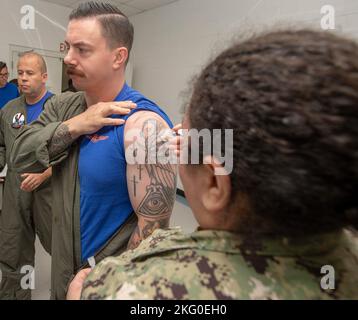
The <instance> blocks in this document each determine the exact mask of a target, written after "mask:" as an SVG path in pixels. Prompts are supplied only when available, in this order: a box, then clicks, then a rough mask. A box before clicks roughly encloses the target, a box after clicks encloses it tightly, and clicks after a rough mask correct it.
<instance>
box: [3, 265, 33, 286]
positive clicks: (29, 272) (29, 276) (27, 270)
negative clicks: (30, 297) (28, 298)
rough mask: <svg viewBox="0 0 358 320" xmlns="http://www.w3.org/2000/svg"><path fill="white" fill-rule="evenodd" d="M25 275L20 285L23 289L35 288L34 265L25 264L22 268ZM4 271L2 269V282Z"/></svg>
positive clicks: (21, 270) (21, 271) (21, 272)
mask: <svg viewBox="0 0 358 320" xmlns="http://www.w3.org/2000/svg"><path fill="white" fill-rule="evenodd" d="M20 274H22V275H23V276H22V277H21V279H20V287H21V289H23V290H35V269H34V267H33V266H30V265H25V266H22V267H21V269H20ZM3 280H4V279H3V272H2V270H1V269H0V284H1V283H2V281H3Z"/></svg>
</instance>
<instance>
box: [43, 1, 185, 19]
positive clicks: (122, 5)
mask: <svg viewBox="0 0 358 320" xmlns="http://www.w3.org/2000/svg"><path fill="white" fill-rule="evenodd" d="M42 1H46V2H51V3H55V4H58V5H60V6H65V7H69V8H76V7H77V5H78V4H79V3H80V2H84V1H83V0H77V1H76V0H42ZM175 1H178V0H109V1H107V0H102V1H101V2H109V3H112V4H114V5H116V6H117V7H118V8H119V9H120V10H121V11H122V12H123V13H124V14H125V15H127V16H134V15H136V14H138V13H142V12H144V11H148V10H152V9H155V8H158V7H161V6H165V5H167V4H169V3H172V2H175Z"/></svg>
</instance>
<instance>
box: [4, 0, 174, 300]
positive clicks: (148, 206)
mask: <svg viewBox="0 0 358 320" xmlns="http://www.w3.org/2000/svg"><path fill="white" fill-rule="evenodd" d="M69 20H70V22H69V24H68V28H67V33H66V40H65V43H66V46H67V50H68V52H67V55H66V57H65V59H64V62H65V64H66V65H67V66H68V74H69V75H70V78H71V79H72V81H73V85H74V87H75V88H76V89H77V90H79V92H77V93H69V92H66V93H64V94H61V95H58V96H56V97H54V98H51V99H50V100H49V101H48V103H47V104H46V108H45V110H44V112H43V113H42V114H41V116H40V117H39V119H38V120H37V121H35V122H34V123H33V124H32V125H30V126H26V127H25V128H24V130H22V131H21V134H20V135H18V136H17V137H16V139H15V142H14V144H13V147H12V152H11V156H10V157H11V164H12V167H13V168H14V169H15V170H17V171H18V172H28V171H32V172H38V171H40V170H43V169H45V168H47V167H49V166H53V178H52V188H53V216H54V218H53V237H52V243H53V245H52V273H51V278H52V279H51V281H52V285H51V287H52V289H51V295H52V298H54V299H64V298H65V296H66V290H67V284H68V283H69V280H70V279H71V276H72V275H73V274H74V273H76V272H77V271H78V270H79V269H81V268H82V267H84V266H86V265H87V264H88V263H90V264H93V263H94V262H95V263H98V262H99V261H101V260H102V259H103V258H104V257H106V256H111V255H118V254H119V253H121V252H123V251H124V250H125V249H126V248H128V249H132V248H135V247H136V246H138V245H139V243H140V242H141V241H142V240H143V239H145V238H147V237H148V236H149V235H150V234H151V233H152V232H153V230H154V229H156V228H164V227H167V226H168V224H169V219H170V215H171V213H172V210H173V205H174V200H175V191H176V166H175V165H171V164H168V163H165V161H163V163H161V162H160V161H156V160H157V159H153V158H159V155H161V152H159V150H163V149H164V148H162V146H163V144H164V142H163V141H164V140H165V139H162V138H163V136H161V133H165V132H166V131H168V133H170V132H171V130H170V127H172V124H171V122H170V120H169V118H168V116H167V115H166V114H165V112H164V111H163V110H162V109H161V108H160V107H159V106H157V105H156V104H155V103H154V102H153V101H150V100H149V99H147V98H146V97H144V96H143V95H142V94H140V93H139V92H137V91H135V90H134V89H132V88H130V87H129V86H128V85H126V83H125V70H126V65H127V61H128V58H129V54H130V51H131V47H132V43H133V26H132V24H131V23H130V21H129V20H128V18H127V17H126V16H125V15H124V14H123V13H122V12H121V11H120V10H119V9H118V8H116V7H115V6H114V5H111V4H109V3H97V2H92V1H91V2H86V3H81V4H80V5H79V7H78V8H76V9H75V10H74V11H73V12H72V13H71V15H70V19H69ZM153 81H155V79H153ZM134 107H135V108H134ZM168 136H169V134H168ZM160 137H161V138H160ZM133 148H134V149H137V148H138V149H141V152H139V153H141V154H144V155H145V156H144V157H142V158H143V159H141V160H143V161H140V162H139V163H136V162H135V161H127V157H126V156H127V152H126V151H128V150H129V151H130V150H132V149H133ZM135 153H136V152H135V151H134V152H133V158H136V157H135V155H134V154H135ZM139 153H138V154H139ZM17 154H19V155H21V156H17ZM153 155H154V157H153ZM157 156H158V157H157ZM149 159H150V160H151V161H146V160H149ZM87 261H88V262H87Z"/></svg>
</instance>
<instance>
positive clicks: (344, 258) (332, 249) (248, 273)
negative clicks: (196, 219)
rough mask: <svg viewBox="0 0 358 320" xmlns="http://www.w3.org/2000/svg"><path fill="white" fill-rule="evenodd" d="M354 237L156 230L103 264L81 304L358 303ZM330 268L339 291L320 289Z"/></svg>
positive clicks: (344, 234) (357, 253)
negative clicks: (190, 301) (193, 301)
mask: <svg viewBox="0 0 358 320" xmlns="http://www.w3.org/2000/svg"><path fill="white" fill-rule="evenodd" d="M356 236H357V235H354V234H353V232H351V231H347V230H344V231H342V232H336V233H331V234H324V235H321V236H313V237H305V238H302V239H299V240H295V241H294V240H289V239H287V238H280V239H265V240H262V241H258V240H254V241H245V240H243V239H242V238H241V237H240V236H239V235H237V234H233V233H229V232H225V231H197V232H194V233H193V234H190V235H183V234H182V233H181V232H180V229H170V230H156V231H155V232H154V233H153V235H152V236H151V237H149V238H148V239H147V240H145V241H143V242H142V243H141V244H140V246H139V247H138V248H137V249H135V250H133V251H127V252H125V253H124V254H122V255H121V256H119V257H110V258H106V259H105V260H103V261H102V262H101V263H100V264H99V265H97V266H96V268H95V269H94V270H93V271H92V272H91V273H90V275H89V276H88V278H87V279H86V281H85V283H84V287H83V291H82V299H208V300H211V299H357V298H358V286H357V283H358V273H357V261H358V260H357V257H358V240H357V237H356ZM324 265H331V266H333V267H334V269H335V282H334V284H335V289H334V290H331V291H329V290H328V291H325V290H323V289H321V279H322V277H324V276H325V274H321V268H322V267H323V266H324Z"/></svg>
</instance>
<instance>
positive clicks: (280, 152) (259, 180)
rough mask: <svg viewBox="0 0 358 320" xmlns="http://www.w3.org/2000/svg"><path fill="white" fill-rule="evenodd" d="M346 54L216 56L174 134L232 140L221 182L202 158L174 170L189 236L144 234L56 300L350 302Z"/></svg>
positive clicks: (354, 62)
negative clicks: (189, 215)
mask: <svg viewBox="0 0 358 320" xmlns="http://www.w3.org/2000/svg"><path fill="white" fill-rule="evenodd" d="M357 52H358V45H357V44H356V43H355V42H353V41H350V40H348V39H344V38H342V37H339V36H336V35H333V34H331V33H325V32H315V31H309V30H301V31H279V32H271V33H268V34H264V35H259V36H256V37H253V38H251V39H248V40H245V41H243V42H242V43H239V44H236V45H234V46H232V47H231V48H230V49H228V50H226V51H225V52H223V53H222V54H220V55H219V57H217V58H216V59H215V60H214V61H213V62H212V63H211V64H209V65H208V66H207V67H206V68H205V69H204V71H203V72H202V74H201V76H200V77H199V78H198V80H197V81H196V84H195V87H194V91H193V95H192V98H191V101H190V104H189V107H188V109H187V111H186V115H185V119H184V122H183V127H184V128H186V129H190V128H195V129H198V130H202V129H204V128H208V129H209V130H211V131H212V130H214V129H217V128H221V129H230V128H234V148H233V159H234V161H233V164H234V166H233V170H232V172H231V173H230V174H229V175H216V174H215V169H216V168H220V167H222V165H220V164H218V161H217V159H220V155H218V154H215V152H212V153H204V152H205V151H206V150H201V149H200V152H201V161H202V163H205V164H202V165H193V164H190V165H181V166H180V177H181V180H182V182H183V186H184V189H185V193H186V197H187V199H188V202H189V204H190V207H191V208H192V210H193V213H194V215H195V218H196V219H197V221H198V223H199V225H200V227H199V229H198V230H197V231H195V232H194V233H192V234H189V235H184V234H183V233H182V232H181V231H180V230H179V229H169V230H156V231H155V232H154V233H153V234H152V236H151V237H150V238H148V239H146V240H145V241H143V242H142V243H141V245H140V246H139V247H138V248H137V249H136V250H132V251H127V252H125V253H124V254H122V255H121V256H119V257H109V258H107V259H105V260H103V261H102V262H101V263H100V264H99V265H97V266H96V267H95V268H94V270H93V271H90V270H88V269H86V270H83V271H82V272H80V273H79V274H78V275H77V276H76V278H75V279H74V280H73V282H72V283H71V285H70V289H69V292H68V295H67V297H68V299H75V298H80V297H81V298H82V299H357V298H358V287H357V285H356V283H357V281H358V274H357V272H356V270H357V264H358V263H357V262H358V238H357V229H356V226H357V216H358V212H357V211H358V210H357V208H358V203H357V202H358V198H357V197H356V190H357V186H358V153H357V152H356V151H354V150H358V78H357V74H358V57H357ZM191 144H194V145H192V147H198V146H196V145H195V141H193V140H191ZM192 150H195V149H192ZM221 151H222V152H223V151H224V150H221ZM203 160H205V161H203ZM208 160H209V161H208ZM215 160H216V161H215ZM228 173H229V172H228ZM81 291H82V292H81Z"/></svg>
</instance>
